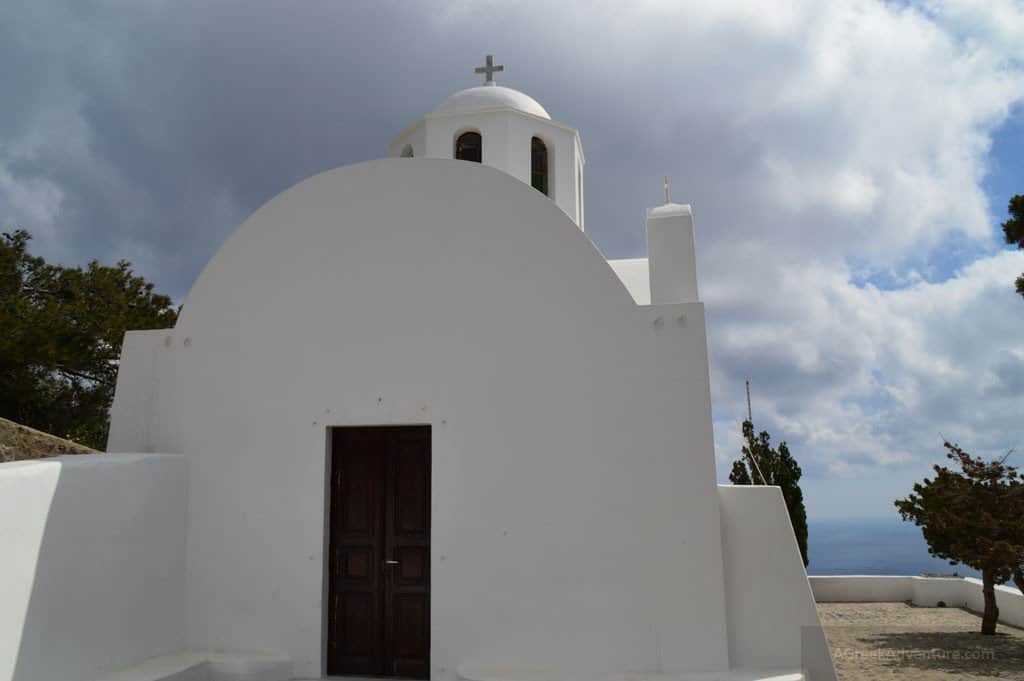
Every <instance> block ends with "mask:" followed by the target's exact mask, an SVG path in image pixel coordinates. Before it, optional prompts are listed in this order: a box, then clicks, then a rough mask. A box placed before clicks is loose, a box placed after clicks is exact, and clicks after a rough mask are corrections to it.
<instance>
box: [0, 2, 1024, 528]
mask: <svg viewBox="0 0 1024 681" xmlns="http://www.w3.org/2000/svg"><path fill="white" fill-rule="evenodd" d="M1022 26H1024V5H1022V3H1020V2H1013V1H1010V0H959V1H957V2H925V1H922V2H910V3H890V2H882V1H880V0H840V1H836V2H829V3H822V2H818V1H817V0H787V1H782V0H765V1H764V2H758V3H750V2H748V1H742V2H741V1H739V0H720V1H718V2H714V3H703V2H696V0H692V1H691V2H655V1H642V2H635V3H629V4H626V5H624V4H622V3H611V2H596V3H595V2H582V0H580V1H577V2H563V3H556V4H554V5H552V4H551V3H541V2H539V0H538V1H530V2H521V3H477V2H473V3H450V4H446V5H445V6H444V7H443V8H438V6H437V5H436V4H435V3H426V2H423V3H412V2H408V3H406V2H381V3H337V2H326V1H323V2H318V1H311V2H303V3H299V4H289V5H287V6H284V5H281V4H280V3H271V2H264V1H261V0H251V1H248V2H244V3H243V2H239V1H235V0H233V1H230V2H218V3H208V2H202V3H200V2H196V1H188V0H186V1H185V2H177V3H170V2H163V1H152V2H145V3H143V2H122V1H114V2H104V3H86V4H83V3H81V2H78V1H77V0H74V1H72V0H66V1H65V0H45V1H40V0H14V1H12V2H8V3H5V5H4V7H3V9H0V72H2V73H3V76H4V82H5V85H6V87H7V89H8V92H9V93H11V94H12V96H10V97H5V106H4V107H2V108H0V224H2V225H3V226H4V227H5V228H7V227H12V226H23V227H26V228H28V229H30V230H31V231H33V233H35V234H36V235H37V237H38V239H37V242H36V243H35V244H34V246H33V247H34V249H35V250H36V251H38V252H40V253H41V254H43V255H46V256H47V257H53V258H56V259H60V260H63V261H67V262H77V261H82V260H85V259H88V258H92V257H98V258H101V259H103V260H108V261H109V260H115V259H117V258H121V257H124V258H128V259H129V260H131V261H133V262H134V263H135V264H136V266H137V268H138V269H139V270H140V271H141V272H143V273H144V274H146V275H147V276H149V277H150V278H152V279H154V280H155V281H156V282H157V284H158V286H159V287H160V288H161V289H162V290H165V291H168V292H170V293H172V294H173V295H175V296H176V297H178V298H179V299H180V298H181V297H183V296H184V294H185V292H186V291H187V289H188V287H189V286H190V285H191V282H192V281H193V280H194V278H195V277H196V275H197V274H198V272H199V270H200V269H201V268H202V266H203V265H204V264H205V262H206V261H207V259H208V258H209V257H210V256H211V255H212V253H213V252H214V251H215V250H216V248H217V247H218V246H219V244H220V243H221V242H222V241H223V239H224V238H226V236H227V235H228V234H230V232H231V231H233V229H234V228H235V227H236V226H237V225H238V224H239V223H240V222H241V221H242V220H243V219H244V217H245V216H246V215H248V214H249V213H251V212H252V211H253V210H255V209H256V208H258V207H259V206H260V205H261V204H262V203H263V202H265V201H266V200H268V199H269V198H271V197H272V196H273V195H275V194H276V193H278V192H280V191H282V190H284V189H286V188H287V187H288V186H290V185H292V184H294V183H295V182H298V181H299V180H301V179H303V178H305V177H307V176H309V175H312V174H314V173H316V172H320V171H322V170H326V169H328V168H331V167H335V166H338V165H344V164H348V163H353V162H358V161H362V160H366V159H370V158H375V157H379V156H381V155H383V153H384V150H385V145H386V143H387V141H388V140H389V139H390V138H391V137H392V136H393V135H394V134H396V133H397V132H398V131H400V130H401V129H403V128H404V127H405V126H406V125H408V124H409V123H411V122H412V121H414V120H415V119H416V118H418V117H419V116H421V115H422V114H423V113H425V112H427V111H429V110H430V109H432V108H433V107H434V106H435V104H436V103H437V102H439V101H440V100H442V99H443V98H444V97H445V96H446V95H447V94H449V93H450V92H452V91H454V90H457V89H460V88H462V87H466V86H469V85H471V84H473V83H475V82H476V78H475V76H474V75H473V73H472V68H473V67H474V66H476V65H477V63H478V61H479V60H480V59H481V58H482V56H483V55H484V54H486V53H493V54H494V55H495V56H496V57H497V60H498V62H499V63H504V64H505V65H506V70H505V72H504V73H503V74H501V78H500V81H501V82H502V83H505V84H508V85H510V86H512V87H518V88H520V89H523V90H525V91H527V92H528V93H529V94H531V95H533V96H534V97H536V98H537V99H538V100H539V101H540V102H542V103H543V104H544V106H545V107H546V108H547V109H548V111H550V112H551V113H552V115H553V116H554V117H555V118H556V119H557V120H561V121H563V122H566V123H569V124H572V125H575V126H577V127H578V128H579V129H580V131H581V135H582V139H583V143H584V146H585V149H586V152H587V169H586V172H587V176H586V184H587V200H588V206H587V223H588V224H587V226H588V233H589V234H590V236H591V238H592V239H594V241H595V242H596V243H597V244H598V245H599V246H600V247H601V249H602V250H603V251H604V252H605V253H606V254H608V255H609V257H630V256H636V255H641V254H642V253H643V248H644V243H643V210H644V208H646V207H649V206H651V205H654V204H655V203H656V202H658V201H659V195H660V191H661V183H660V178H661V176H662V175H665V174H667V175H669V176H670V177H671V179H672V187H673V197H674V198H676V199H677V200H684V201H688V202H691V203H692V204H693V206H694V210H695V216H696V221H697V230H698V235H697V240H698V251H699V258H700V262H699V267H700V279H701V290H702V294H703V295H704V298H705V301H706V302H707V304H708V312H709V336H710V347H711V351H712V367H711V370H712V379H713V393H714V406H715V413H716V419H717V422H716V436H717V442H718V448H719V457H720V459H721V460H722V461H725V460H727V459H728V458H729V456H731V453H732V452H734V451H735V450H736V445H737V442H736V438H735V430H736V423H735V422H736V420H737V419H738V418H739V415H740V414H741V413H742V406H743V402H744V399H743V378H744V377H745V376H747V375H749V376H750V377H751V378H752V380H753V382H754V395H755V412H756V413H755V415H756V416H757V420H758V423H759V425H764V426H765V427H767V428H768V429H769V430H771V431H772V432H773V434H775V435H776V436H777V437H784V438H786V439H788V440H789V441H790V443H791V444H792V445H793V447H794V452H795V453H796V454H797V456H798V457H800V459H801V462H802V463H803V464H804V467H805V469H806V470H807V472H808V476H809V478H810V479H813V480H817V481H819V483H820V484H823V485H824V484H826V482H828V481H833V480H836V479H869V478H870V476H872V475H873V476H875V478H874V480H876V482H877V481H878V480H879V479H880V478H879V476H884V475H888V473H885V472H882V473H879V472H878V471H904V472H906V471H910V470H914V471H917V470H919V468H920V466H922V465H923V463H924V462H926V461H927V460H929V459H933V458H934V457H935V453H936V446H935V445H936V438H937V435H936V434H937V433H939V432H942V433H944V434H945V435H947V436H948V437H953V438H958V439H961V441H962V442H963V444H964V445H965V446H966V447H968V449H972V448H973V449H978V450H981V451H985V452H994V451H998V450H1000V449H1002V448H1004V447H1008V446H1013V445H1014V444H1015V443H1016V442H1017V440H1018V439H1019V438H1020V437H1021V435H1020V426H1019V424H1018V421H1019V420H1020V419H1019V417H1018V413H1019V409H1018V407H1017V403H1018V402H1019V396H1020V388H1021V381H1022V380H1024V378H1022V376H1024V370H1022V369H1021V362H1022V361H1024V348H1022V343H1024V333H1022V331H1024V327H1022V324H1024V322H1022V320H1024V303H1022V301H1020V299H1019V298H1017V297H1015V296H1014V294H1013V292H1012V281H1013V279H1014V278H1015V277H1016V276H1017V274H1019V273H1020V272H1021V271H1024V264H1022V263H1021V261H1020V254H1018V253H1010V252H1006V251H1001V250H1000V245H999V240H998V234H997V232H996V229H995V227H994V222H995V220H994V218H993V215H992V212H993V209H992V206H990V205H989V201H988V197H987V196H986V194H985V192H984V188H983V182H984V180H985V176H986V172H987V170H988V166H989V156H990V152H991V145H992V143H993V134H994V132H995V131H996V130H997V129H998V128H999V127H1000V126H1001V125H1003V124H1004V123H1005V122H1006V121H1007V120H1008V118H1009V117H1010V115H1011V112H1013V111H1014V109H1015V107H1019V106H1020V103H1021V99H1022V97H1024V66H1022V62H1024V47H1022V42H1021V41H1020V40H1019V35H1020V33H1021V30H1020V28H1021V27H1022ZM1021 190H1022V191H1024V187H1022V189H1021ZM883 284H884V285H883ZM915 466H916V467H917V468H915ZM865 476H866V477H865ZM819 483H815V484H819ZM829 484H832V483H829ZM836 484H838V483H836ZM876 486H877V487H880V488H881V487H882V486H881V485H876ZM823 489H824V488H823ZM826 496H827V495H824V494H823V495H820V496H819V497H818V498H819V499H821V502H820V503H821V504H823V505H826V506H827V504H828V503H829V502H828V499H826V498H825V497H826ZM816 503H818V502H816ZM812 511H813V509H812Z"/></svg>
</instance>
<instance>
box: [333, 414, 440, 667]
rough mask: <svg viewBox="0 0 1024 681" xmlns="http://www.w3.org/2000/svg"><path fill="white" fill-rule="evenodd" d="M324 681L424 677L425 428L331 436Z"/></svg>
mask: <svg viewBox="0 0 1024 681" xmlns="http://www.w3.org/2000/svg"><path fill="white" fill-rule="evenodd" d="M331 465H332V467H331V501H330V503H331V513H330V542H329V551H330V556H329V580H330V581H329V585H328V595H329V603H328V620H327V674H328V675H329V676H336V675H345V674H351V675H380V676H403V677H411V678H421V679H425V678H429V676H430V426H386V427H385V426H366V427H352V428H334V429H333V430H332V436H331Z"/></svg>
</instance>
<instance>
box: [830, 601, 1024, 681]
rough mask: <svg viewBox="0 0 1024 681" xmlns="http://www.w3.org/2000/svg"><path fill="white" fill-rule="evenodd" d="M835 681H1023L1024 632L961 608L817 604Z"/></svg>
mask: <svg viewBox="0 0 1024 681" xmlns="http://www.w3.org/2000/svg"><path fill="white" fill-rule="evenodd" d="M818 612H819V613H820V615H821V623H822V625H823V626H824V627H825V636H826V637H827V638H828V643H829V647H830V648H831V649H832V658H833V659H834V660H835V664H836V672H837V674H838V675H839V681H875V680H876V679H913V680H914V681H952V680H953V679H1015V680H1017V681H1020V680H1022V679H1024V630H1022V629H1015V628H1013V627H1008V626H1006V625H1004V624H1000V625H999V629H998V633H997V634H996V635H995V636H982V635H981V634H980V633H978V632H979V631H980V629H981V618H980V617H979V616H978V615H976V614H974V613H971V612H968V611H966V610H961V609H959V608H918V607H914V606H912V605H909V604H905V603H819V604H818Z"/></svg>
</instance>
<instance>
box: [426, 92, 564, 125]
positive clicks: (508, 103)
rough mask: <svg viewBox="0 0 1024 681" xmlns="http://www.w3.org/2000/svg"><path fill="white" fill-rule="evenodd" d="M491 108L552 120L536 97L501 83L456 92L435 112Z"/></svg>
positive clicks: (449, 112)
mask: <svg viewBox="0 0 1024 681" xmlns="http://www.w3.org/2000/svg"><path fill="white" fill-rule="evenodd" d="M489 109H515V110H516V111H522V112H523V113H528V114H533V115H534V116H540V117H541V118H546V119H548V120H551V116H549V115H548V112H547V111H545V110H544V107H542V106H541V105H540V104H539V103H538V102H537V100H536V99H534V98H533V97H531V96H530V95H527V94H523V93H522V92H520V91H519V90H513V89H512V88H508V87H502V86H500V85H478V86H477V87H471V88H467V89H465V90H462V91H460V92H456V93H455V94H454V95H452V96H450V97H449V98H448V99H446V100H444V101H443V102H441V104H440V105H438V107H437V108H436V109H434V113H435V114H452V113H472V112H474V111H487V110H489Z"/></svg>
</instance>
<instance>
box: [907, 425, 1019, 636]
mask: <svg viewBox="0 0 1024 681" xmlns="http://www.w3.org/2000/svg"><path fill="white" fill-rule="evenodd" d="M943 445H944V446H945V448H946V450H947V452H946V458H948V459H949V460H950V461H953V462H955V463H956V465H957V466H958V467H959V469H960V470H952V469H950V468H947V467H945V466H938V465H936V466H935V467H934V470H935V477H934V478H932V479H928V478H925V479H924V481H923V482H920V483H917V484H915V485H914V491H913V493H912V494H911V495H910V496H908V497H907V498H906V499H900V500H897V501H896V502H895V503H896V508H897V509H898V510H899V513H900V515H901V516H902V517H903V519H904V520H911V521H913V522H914V524H916V525H918V526H920V527H921V532H922V533H923V534H924V538H925V541H926V542H928V550H929V552H930V553H931V554H932V555H933V556H936V557H938V558H942V559H944V560H948V561H949V562H950V563H952V564H954V565H955V564H956V563H963V564H964V565H968V566H970V567H972V568H974V569H975V570H978V571H980V572H981V576H982V590H983V592H984V594H985V612H984V614H983V616H982V629H981V633H983V634H994V633H995V630H996V623H997V622H998V619H999V608H998V607H997V605H996V598H995V585H996V584H1003V583H1004V582H1006V581H1007V580H1009V579H1011V578H1015V577H1019V576H1020V566H1021V564H1022V563H1024V484H1022V482H1021V478H1020V475H1019V474H1018V472H1017V469H1016V468H1014V467H1013V466H1009V465H1007V464H1006V462H1005V457H1004V458H1003V459H1001V460H998V461H988V462H986V461H984V460H982V459H980V458H977V457H974V456H971V455H970V454H968V453H966V452H965V451H963V449H961V448H960V447H959V446H958V445H956V444H952V443H950V442H945V443H943Z"/></svg>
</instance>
